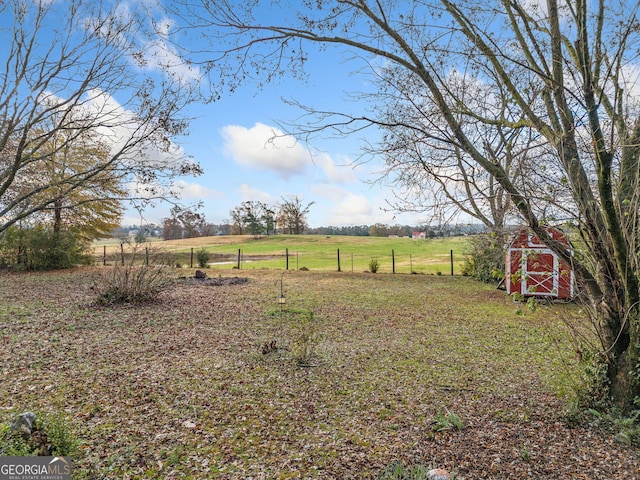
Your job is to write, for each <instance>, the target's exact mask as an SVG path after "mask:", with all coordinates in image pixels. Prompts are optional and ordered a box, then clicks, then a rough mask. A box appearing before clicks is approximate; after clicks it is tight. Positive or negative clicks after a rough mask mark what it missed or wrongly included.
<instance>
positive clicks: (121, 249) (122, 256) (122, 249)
mask: <svg viewBox="0 0 640 480" xmlns="http://www.w3.org/2000/svg"><path fill="white" fill-rule="evenodd" d="M120 260H121V262H122V266H123V267H124V243H121V244H120Z"/></svg>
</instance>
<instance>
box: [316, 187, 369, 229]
mask: <svg viewBox="0 0 640 480" xmlns="http://www.w3.org/2000/svg"><path fill="white" fill-rule="evenodd" d="M313 192H314V193H315V194H316V195H320V196H323V197H325V198H326V199H328V200H329V201H330V202H331V208H330V209H329V211H328V213H327V217H326V218H325V219H323V222H324V223H323V224H326V225H336V226H339V225H363V224H370V223H376V222H377V221H379V220H378V217H379V216H380V212H379V211H378V210H377V209H376V208H374V207H373V205H372V204H371V202H370V201H369V199H368V198H367V197H366V196H364V195H361V194H355V193H353V192H350V191H348V190H345V189H344V188H340V187H336V186H335V185H318V186H316V187H314V188H313Z"/></svg>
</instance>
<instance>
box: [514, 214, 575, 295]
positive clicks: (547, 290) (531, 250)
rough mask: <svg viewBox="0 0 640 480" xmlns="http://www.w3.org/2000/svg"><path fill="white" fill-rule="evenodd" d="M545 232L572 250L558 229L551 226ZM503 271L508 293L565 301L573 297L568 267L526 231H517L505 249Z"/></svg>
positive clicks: (571, 272) (570, 273)
mask: <svg viewBox="0 0 640 480" xmlns="http://www.w3.org/2000/svg"><path fill="white" fill-rule="evenodd" d="M546 230H547V232H549V235H551V237H552V238H554V239H556V240H559V241H561V242H562V243H564V244H565V245H566V246H567V247H569V248H571V244H570V243H569V241H568V240H567V238H566V237H565V235H564V233H563V232H562V231H561V230H559V229H557V228H552V227H547V228H546ZM505 271H506V278H505V283H506V286H507V293H508V294H512V293H520V294H522V295H523V296H525V297H551V298H565V299H566V298H571V297H573V287H574V277H573V270H572V269H571V267H570V266H569V265H567V263H566V262H563V261H562V260H560V258H559V257H558V256H557V255H556V254H555V253H553V252H552V251H551V250H550V249H549V248H548V247H547V246H546V245H545V244H543V243H542V242H541V241H540V240H539V239H538V237H536V236H535V235H533V234H532V233H530V231H529V230H527V229H522V230H520V232H519V233H518V234H517V235H516V236H515V237H514V238H513V240H512V241H511V243H510V244H509V246H508V247H507V254H506V270H505Z"/></svg>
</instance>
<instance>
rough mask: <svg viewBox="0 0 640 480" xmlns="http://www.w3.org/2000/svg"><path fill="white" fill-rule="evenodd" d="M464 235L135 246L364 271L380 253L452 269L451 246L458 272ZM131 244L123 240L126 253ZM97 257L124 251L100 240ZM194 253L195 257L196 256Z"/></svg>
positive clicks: (236, 238) (252, 263) (263, 264)
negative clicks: (424, 237) (200, 251)
mask: <svg viewBox="0 0 640 480" xmlns="http://www.w3.org/2000/svg"><path fill="white" fill-rule="evenodd" d="M466 240H467V238H466V237H450V238H433V239H426V240H413V239H410V238H386V237H355V236H351V237H350V236H325V235H270V236H265V237H260V238H255V237H253V236H248V235H244V236H243V235H232V236H216V237H200V238H187V239H184V240H170V241H160V242H151V243H149V244H141V245H138V246H137V249H138V251H139V259H140V260H142V259H143V257H144V255H143V252H144V249H145V248H149V249H150V250H153V251H154V252H163V253H170V254H171V255H172V256H173V257H174V258H175V259H176V262H175V263H180V264H182V265H185V266H192V265H193V266H196V265H197V263H198V261H197V252H198V251H199V250H201V249H205V250H206V252H208V254H209V256H210V262H211V264H210V267H211V268H217V269H222V270H226V269H228V268H229V267H230V265H235V266H237V264H238V253H239V252H240V268H241V269H243V270H246V269H256V268H278V269H286V268H287V257H286V255H287V253H288V255H289V264H288V267H289V269H290V270H298V269H300V268H303V267H304V268H308V269H310V270H325V271H337V270H338V251H339V252H340V270H341V271H343V272H363V271H366V270H369V268H370V267H369V264H370V262H371V260H373V259H376V260H378V263H379V265H380V269H379V272H380V273H391V272H393V271H394V268H395V272H396V273H411V272H414V273H429V274H444V275H450V273H451V252H452V251H453V264H454V273H455V274H460V273H461V271H462V267H461V264H462V263H463V261H464V252H465V245H466ZM132 247H133V246H132V245H124V247H123V248H124V251H125V253H126V254H128V252H130V251H131V249H132ZM93 250H94V255H95V258H96V263H98V264H99V263H101V262H102V255H103V254H104V252H106V253H107V256H108V262H113V261H117V260H118V258H119V254H120V244H119V242H118V241H115V240H114V241H111V242H105V241H102V242H98V243H96V244H95V245H94V248H93ZM192 253H193V257H192Z"/></svg>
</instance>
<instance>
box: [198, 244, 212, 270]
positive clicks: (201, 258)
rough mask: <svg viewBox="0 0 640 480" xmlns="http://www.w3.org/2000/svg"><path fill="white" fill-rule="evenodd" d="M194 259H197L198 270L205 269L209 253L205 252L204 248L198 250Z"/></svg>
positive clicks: (207, 264)
mask: <svg viewBox="0 0 640 480" xmlns="http://www.w3.org/2000/svg"><path fill="white" fill-rule="evenodd" d="M196 257H197V259H198V266H199V267H200V268H207V267H208V266H209V258H210V257H209V252H207V250H206V249H205V248H204V247H202V248H201V249H200V250H198V252H197V254H196Z"/></svg>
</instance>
